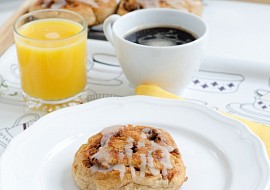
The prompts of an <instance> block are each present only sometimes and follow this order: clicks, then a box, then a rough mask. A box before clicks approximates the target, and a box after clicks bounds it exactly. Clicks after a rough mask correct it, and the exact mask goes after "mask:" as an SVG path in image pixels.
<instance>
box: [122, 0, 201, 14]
mask: <svg viewBox="0 0 270 190" xmlns="http://www.w3.org/2000/svg"><path fill="white" fill-rule="evenodd" d="M147 8H173V9H178V10H183V11H188V12H190V13H194V14H196V15H198V16H201V14H202V11H203V5H202V1H201V0H121V1H120V4H119V7H118V9H117V14H119V15H124V14H126V13H128V12H131V11H134V10H138V9H147Z"/></svg>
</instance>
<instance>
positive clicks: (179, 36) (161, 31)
mask: <svg viewBox="0 0 270 190" xmlns="http://www.w3.org/2000/svg"><path fill="white" fill-rule="evenodd" d="M125 39H126V40H128V41H131V42H133V43H136V44H142V45H146V46H177V45H182V44H186V43H189V42H192V41H194V40H196V38H195V36H194V35H192V34H191V33H190V32H188V31H186V30H184V29H182V28H176V27H175V28H174V27H153V28H145V29H141V30H137V31H135V32H131V33H129V34H127V35H126V36H125Z"/></svg>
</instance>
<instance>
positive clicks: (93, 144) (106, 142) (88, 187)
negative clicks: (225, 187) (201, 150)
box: [72, 125, 187, 190]
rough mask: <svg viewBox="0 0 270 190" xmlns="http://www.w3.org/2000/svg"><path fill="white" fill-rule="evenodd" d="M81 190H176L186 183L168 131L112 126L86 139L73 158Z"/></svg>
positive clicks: (73, 169) (184, 173) (74, 171)
mask: <svg viewBox="0 0 270 190" xmlns="http://www.w3.org/2000/svg"><path fill="white" fill-rule="evenodd" d="M72 173H73V178H74V180H75V182H76V184H77V185H78V187H79V188H80V189H82V190H109V189H119V190H129V189H130V190H133V189H135V190H144V189H150V190H151V189H155V190H164V189H170V190H174V189H175V190H176V189H178V188H179V187H180V186H181V185H182V184H183V183H184V182H185V181H186V180H187V178H186V168H185V166H184V163H183V161H182V159H181V154H180V152H179V150H178V148H177V146H176V144H175V142H174V140H173V139H172V137H171V136H170V134H169V133H168V132H166V131H165V130H162V129H156V128H153V127H149V126H133V125H125V126H113V127H109V128H106V129H104V130H103V131H101V132H100V133H98V134H96V135H94V136H92V137H90V138H89V139H88V143H87V144H83V145H81V147H80V148H79V150H78V151H77V153H76V154H75V157H74V162H73V167H72Z"/></svg>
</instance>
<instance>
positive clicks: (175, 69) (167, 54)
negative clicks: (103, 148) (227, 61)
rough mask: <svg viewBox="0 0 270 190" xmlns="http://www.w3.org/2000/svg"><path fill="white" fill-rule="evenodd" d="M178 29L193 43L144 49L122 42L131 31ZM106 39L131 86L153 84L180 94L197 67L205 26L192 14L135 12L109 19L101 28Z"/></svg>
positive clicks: (169, 10)
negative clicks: (189, 37)
mask: <svg viewBox="0 0 270 190" xmlns="http://www.w3.org/2000/svg"><path fill="white" fill-rule="evenodd" d="M160 26H161V27H162V26H168V27H181V28H183V29H185V30H187V31H189V32H190V33H192V34H193V35H195V36H196V40H194V41H192V42H189V43H186V44H183V45H176V46H159V47H158V46H146V45H141V44H136V43H133V42H130V41H128V40H126V39H125V36H126V35H127V34H129V33H131V32H132V31H137V30H140V29H143V28H149V27H160ZM103 30H104V33H105V36H106V38H107V39H108V40H109V42H110V43H111V44H112V46H113V47H114V50H115V52H116V55H117V58H118V61H119V63H120V65H121V67H122V69H123V72H124V74H125V75H126V77H127V79H128V80H129V81H130V83H131V84H132V85H133V86H134V87H136V86H138V85H140V84H155V85H158V86H160V87H161V88H163V89H165V90H167V91H169V92H172V93H175V94H181V93H182V92H183V90H184V89H185V87H186V85H187V84H188V83H189V82H190V81H191V79H192V77H193V76H194V74H195V72H196V71H197V70H198V69H199V67H200V60H201V54H202V45H203V41H204V39H205V36H206V33H207V27H206V24H205V22H204V21H203V20H202V19H201V18H200V17H198V16H195V15H194V14H191V13H187V12H184V11H179V10H175V9H165V8H153V9H143V10H136V11H133V12H131V13H128V14H126V15H124V16H119V15H111V16H110V17H108V18H107V19H106V20H105V22H104V25H103Z"/></svg>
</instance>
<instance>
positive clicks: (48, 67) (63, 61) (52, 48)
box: [14, 9, 88, 111]
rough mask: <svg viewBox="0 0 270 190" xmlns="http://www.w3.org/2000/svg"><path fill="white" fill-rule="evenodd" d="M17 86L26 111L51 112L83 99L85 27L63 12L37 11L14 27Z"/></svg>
mask: <svg viewBox="0 0 270 190" xmlns="http://www.w3.org/2000/svg"><path fill="white" fill-rule="evenodd" d="M14 38H15V44H16V48H17V56H18V62H19V68H20V78H21V87H22V91H23V96H24V99H25V102H26V104H27V105H28V107H30V108H34V109H38V110H44V111H53V110H55V109H58V108H62V107H66V106H71V105H76V104H81V103H84V102H85V101H86V98H87V93H88V92H87V88H86V86H87V69H86V67H87V65H86V64H87V45H86V40H87V24H86V22H85V20H84V18H83V17H82V16H80V15H79V14H77V13H74V12H71V11H67V10H61V9H59V10H52V9H47V10H39V11H34V12H30V13H28V14H25V15H23V16H21V17H20V18H19V19H18V20H17V21H16V22H15V24H14Z"/></svg>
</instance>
